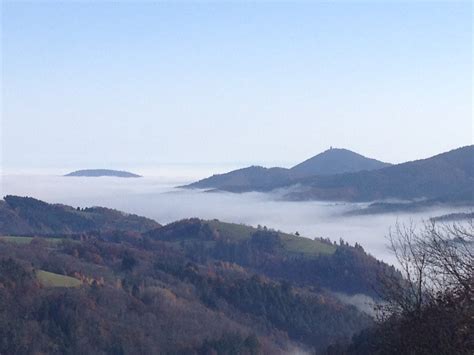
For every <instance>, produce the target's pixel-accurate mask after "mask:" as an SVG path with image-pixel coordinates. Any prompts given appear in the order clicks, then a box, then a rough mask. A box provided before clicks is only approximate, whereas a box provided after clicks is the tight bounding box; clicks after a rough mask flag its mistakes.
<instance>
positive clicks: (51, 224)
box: [0, 196, 160, 235]
mask: <svg viewBox="0 0 474 355" xmlns="http://www.w3.org/2000/svg"><path fill="white" fill-rule="evenodd" d="M159 226H160V224H158V223H156V222H155V221H153V220H151V219H148V218H145V217H139V216H136V215H131V214H126V213H123V212H120V211H117V210H113V209H108V208H103V207H91V208H85V209H76V208H73V207H70V206H64V205H58V204H49V203H46V202H43V201H40V200H36V199H34V198H31V197H19V196H5V198H4V200H0V235H1V234H3V235H9V234H10V235H25V234H33V235H47V234H78V233H87V232H106V231H136V232H144V231H147V230H150V229H154V228H157V227H159Z"/></svg>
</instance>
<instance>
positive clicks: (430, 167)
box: [185, 145, 474, 211]
mask: <svg viewBox="0 0 474 355" xmlns="http://www.w3.org/2000/svg"><path fill="white" fill-rule="evenodd" d="M313 173H314V174H313ZM185 187H186V188H201V189H216V190H222V191H230V192H248V191H260V192H268V191H272V190H275V189H278V188H290V187H291V188H292V190H293V191H291V192H288V193H286V194H285V195H284V198H285V199H288V200H295V201H301V200H325V201H349V202H370V201H377V200H385V199H398V200H406V201H415V200H420V199H422V200H426V201H427V202H425V203H423V206H427V205H428V204H440V203H441V204H450V205H453V204H467V205H472V204H474V146H473V145H470V146H466V147H461V148H458V149H454V150H451V151H449V152H445V153H441V154H438V155H435V156H433V157H430V158H427V159H420V160H416V161H411V162H406V163H401V164H396V165H390V164H387V163H383V162H380V161H377V160H373V159H369V158H366V157H363V156H361V155H359V154H357V153H354V152H351V151H348V150H345V149H330V150H327V151H325V152H323V153H321V154H318V155H316V156H315V157H313V158H311V159H308V160H306V161H305V162H303V163H301V164H298V165H296V166H294V167H293V168H291V169H283V168H271V169H267V168H262V167H249V168H244V169H240V170H235V171H231V172H229V173H227V174H221V175H214V176H212V177H210V178H207V179H203V180H200V181H198V182H195V183H193V184H190V185H187V186H185ZM295 190H296V191H295ZM420 206H421V205H420ZM399 207H400V206H399ZM401 207H403V208H405V207H414V206H408V204H406V205H403V206H401ZM392 208H393V206H385V207H384V208H383V210H390V209H392ZM373 210H374V211H375V210H380V206H377V208H375V209H373Z"/></svg>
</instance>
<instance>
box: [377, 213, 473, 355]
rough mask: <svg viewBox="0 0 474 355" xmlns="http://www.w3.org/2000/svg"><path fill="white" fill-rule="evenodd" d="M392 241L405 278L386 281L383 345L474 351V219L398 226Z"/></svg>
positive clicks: (381, 313) (393, 276) (421, 351)
mask: <svg viewBox="0 0 474 355" xmlns="http://www.w3.org/2000/svg"><path fill="white" fill-rule="evenodd" d="M388 240H389V243H390V249H391V250H392V251H393V253H394V255H395V257H396V259H397V261H398V264H399V265H398V268H399V270H400V273H401V276H402V277H400V274H398V275H397V274H396V273H394V274H390V275H384V276H383V277H382V279H381V283H382V285H383V287H382V292H381V296H382V298H383V300H384V301H385V302H384V303H382V304H381V305H380V306H379V309H378V310H379V316H380V320H381V323H380V325H381V328H380V329H382V330H381V331H380V334H379V338H380V341H381V343H380V344H381V345H380V344H379V345H380V346H382V347H387V346H388V347H391V348H392V349H397V351H396V352H398V353H405V352H409V353H413V354H430V353H433V351H435V352H436V353H439V354H453V353H456V354H472V353H474V223H473V221H472V220H471V221H466V222H459V223H451V224H445V223H441V224H438V223H436V222H434V221H428V222H426V223H424V224H423V225H422V226H421V227H420V228H417V227H416V226H415V225H414V224H413V223H409V224H405V225H402V224H396V226H395V227H394V229H393V230H391V231H390V233H389V236H388ZM388 344H389V345H388ZM388 353H392V352H390V351H389V352H388Z"/></svg>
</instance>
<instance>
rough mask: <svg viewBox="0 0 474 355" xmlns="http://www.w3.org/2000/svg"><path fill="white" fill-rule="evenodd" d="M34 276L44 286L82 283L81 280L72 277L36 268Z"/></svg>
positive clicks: (69, 285) (70, 285)
mask: <svg viewBox="0 0 474 355" xmlns="http://www.w3.org/2000/svg"><path fill="white" fill-rule="evenodd" d="M36 277H37V278H38V280H39V282H41V284H42V285H43V286H46V287H78V286H80V285H82V282H81V280H78V279H76V278H74V277H70V276H64V275H60V274H55V273H52V272H48V271H44V270H38V271H37V272H36Z"/></svg>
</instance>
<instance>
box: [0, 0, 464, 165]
mask: <svg viewBox="0 0 474 355" xmlns="http://www.w3.org/2000/svg"><path fill="white" fill-rule="evenodd" d="M472 14H473V13H472V5H471V3H470V2H469V1H466V2H452V1H449V2H445V3H443V2H433V3H430V2H365V3H356V2H352V1H351V2H344V1H338V2H334V3H322V2H301V3H295V2H288V3H285V2H280V3H269V2H262V3H256V2H246V3H243V2H241V3H239V2H234V3H225V4H222V3H221V4H219V3H196V2H194V3H186V2H180V3H174V4H173V3H163V2H157V3H150V2H143V3H132V2H121V3H120V2H119V3H112V2H98V3H96V2H94V3H93V2H75V3H65V2H63V3H61V2H49V3H19V2H8V1H4V2H3V5H2V61H3V71H2V74H3V75H2V87H3V112H2V113H3V114H2V125H1V129H2V147H3V167H30V166H31V167H33V166H34V167H41V166H48V167H50V166H57V167H61V166H68V167H74V166H77V167H120V166H131V165H144V164H148V165H153V164H160V163H217V164H219V163H257V164H264V165H271V164H274V163H278V162H280V163H286V164H290V163H293V162H295V163H296V162H298V161H301V160H303V159H305V158H308V157H309V156H312V155H314V154H316V153H319V152H320V151H322V150H325V149H327V148H328V147H329V146H330V145H332V146H336V147H345V148H349V149H352V150H355V151H357V152H360V153H362V154H364V155H367V156H371V157H374V158H378V159H381V160H385V161H390V162H400V161H404V160H411V159H416V158H422V157H427V156H430V155H433V154H436V153H439V152H442V151H445V150H449V149H452V148H455V147H458V146H462V145H467V144H472V134H473V128H472Z"/></svg>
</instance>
